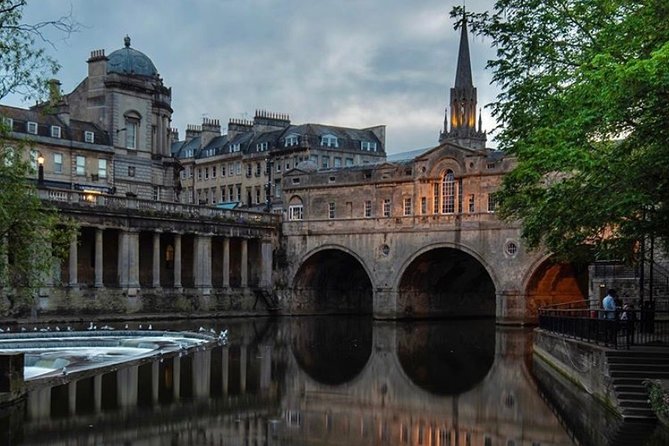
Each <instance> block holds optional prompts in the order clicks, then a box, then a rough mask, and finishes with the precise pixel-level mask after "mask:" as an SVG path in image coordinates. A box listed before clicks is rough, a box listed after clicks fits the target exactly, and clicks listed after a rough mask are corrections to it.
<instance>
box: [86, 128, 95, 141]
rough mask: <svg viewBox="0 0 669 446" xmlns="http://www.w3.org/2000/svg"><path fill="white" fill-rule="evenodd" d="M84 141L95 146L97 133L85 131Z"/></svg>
mask: <svg viewBox="0 0 669 446" xmlns="http://www.w3.org/2000/svg"><path fill="white" fill-rule="evenodd" d="M84 141H85V142H88V143H91V144H93V143H94V142H95V133H93V132H89V131H85V132H84Z"/></svg>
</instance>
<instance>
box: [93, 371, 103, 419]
mask: <svg viewBox="0 0 669 446" xmlns="http://www.w3.org/2000/svg"><path fill="white" fill-rule="evenodd" d="M93 405H94V406H95V413H100V412H101V411H102V375H95V376H94V377H93Z"/></svg>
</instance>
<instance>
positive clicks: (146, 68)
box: [107, 36, 158, 77]
mask: <svg viewBox="0 0 669 446" xmlns="http://www.w3.org/2000/svg"><path fill="white" fill-rule="evenodd" d="M123 41H124V44H125V48H121V49H119V50H116V51H114V52H113V53H111V54H110V55H109V56H107V58H108V59H109V60H108V61H107V73H118V74H123V75H126V76H145V77H158V70H157V69H156V66H155V65H154V64H153V62H152V61H151V59H149V57H148V56H147V55H146V54H144V53H142V52H141V51H137V50H136V49H134V48H130V37H128V36H125V39H123Z"/></svg>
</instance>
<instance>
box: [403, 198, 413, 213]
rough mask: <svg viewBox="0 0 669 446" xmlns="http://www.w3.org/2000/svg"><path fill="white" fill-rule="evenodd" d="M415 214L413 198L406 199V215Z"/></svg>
mask: <svg viewBox="0 0 669 446" xmlns="http://www.w3.org/2000/svg"><path fill="white" fill-rule="evenodd" d="M412 213H413V206H412V203H411V197H408V198H405V199H404V215H405V216H408V215H411V214H412Z"/></svg>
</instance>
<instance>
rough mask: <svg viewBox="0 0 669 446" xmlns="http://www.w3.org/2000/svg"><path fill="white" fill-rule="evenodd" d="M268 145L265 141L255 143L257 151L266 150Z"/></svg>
mask: <svg viewBox="0 0 669 446" xmlns="http://www.w3.org/2000/svg"><path fill="white" fill-rule="evenodd" d="M268 147H269V143H268V142H267V141H265V142H260V143H258V144H256V149H257V150H258V152H265V151H267V148H268Z"/></svg>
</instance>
